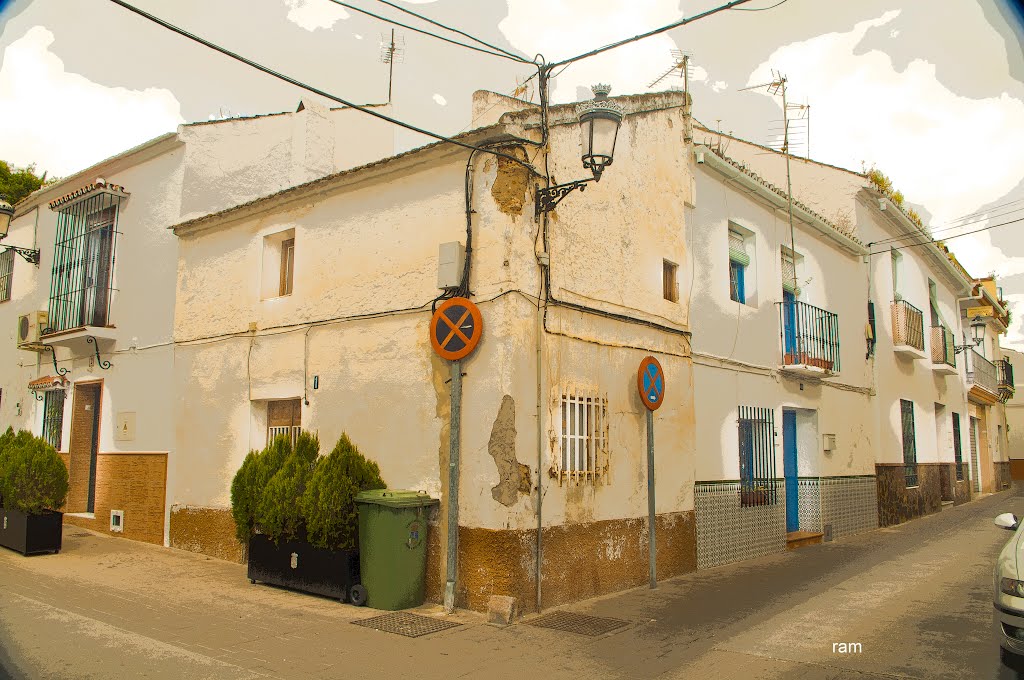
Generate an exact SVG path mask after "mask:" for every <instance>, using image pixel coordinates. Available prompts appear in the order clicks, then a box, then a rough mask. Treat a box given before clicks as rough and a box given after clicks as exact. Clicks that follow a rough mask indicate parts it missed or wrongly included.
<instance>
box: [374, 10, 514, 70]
mask: <svg viewBox="0 0 1024 680" xmlns="http://www.w3.org/2000/svg"><path fill="white" fill-rule="evenodd" d="M377 2H379V3H381V4H384V5H387V6H389V7H394V8H395V9H397V10H398V11H399V12H405V13H406V14H409V15H411V16H414V17H416V18H417V19H422V20H423V21H426V22H427V23H428V24H433V25H434V26H437V27H438V28H443V29H445V30H446V31H451V32H452V33H458V34H459V35H461V36H465V37H467V38H469V39H470V40H472V41H473V42H478V43H480V44H481V45H483V46H484V47H490V48H491V49H492V50H496V51H498V52H502V53H504V54H507V55H508V56H510V57H513V58H515V59H522V57H520V56H519V55H518V54H516V53H515V52H509V51H508V50H506V49H504V48H501V47H498V46H497V45H492V44H491V43H489V42H484V41H483V40H481V39H480V38H477V37H475V36H472V35H470V34H469V33H466V32H465V31H460V30H459V29H457V28H452V27H451V26H446V25H445V24H442V23H441V22H439V21H434V20H433V19H431V18H429V17H425V16H423V15H422V14H417V13H416V12H413V11H412V10H411V9H406V8H405V7H402V6H401V5H396V4H395V3H393V2H389V1H388V0H377ZM467 47H468V45H467Z"/></svg>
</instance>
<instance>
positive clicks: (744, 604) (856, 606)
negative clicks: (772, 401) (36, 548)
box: [0, 491, 1024, 680]
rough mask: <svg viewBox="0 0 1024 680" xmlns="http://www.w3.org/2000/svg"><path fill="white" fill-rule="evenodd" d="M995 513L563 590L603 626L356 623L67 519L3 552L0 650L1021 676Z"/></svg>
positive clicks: (351, 672) (399, 666)
mask: <svg viewBox="0 0 1024 680" xmlns="http://www.w3.org/2000/svg"><path fill="white" fill-rule="evenodd" d="M1004 511H1011V512H1016V513H1017V514H1018V515H1022V514H1024V494H1021V493H1019V492H1013V491H1011V492H1005V493H1002V494H997V495H995V496H990V497H987V498H982V499H980V500H978V501H975V502H973V503H969V504H967V505H964V506H960V507H956V508H948V509H946V510H944V511H943V512H942V513H940V514H937V515H933V516H930V517H926V518H924V519H921V520H918V521H914V522H911V523H908V524H904V525H901V526H898V527H893V528H888V529H881V530H878V531H875V532H871V533H868V534H864V535H860V536H857V537H854V538H851V539H848V540H845V541H841V542H835V543H831V544H826V545H822V546H812V547H809V548H805V549H801V550H799V551H796V552H792V553H786V554H783V555H778V556H775V557H771V558H765V559H760V560H755V561H752V562H746V563H742V564H736V565H730V566H726V567H721V568H717V569H712V570H708V571H702V572H697V573H694V574H689V575H687V576H683V577H680V578H676V579H672V580H670V581H667V582H664V583H661V584H660V585H659V588H658V589H657V590H656V591H650V590H648V589H646V588H638V589H635V590H631V591H626V592H622V593H618V594H615V595H612V596H607V597H604V598H600V599H598V600H594V601H590V602H586V603H580V604H578V605H576V606H573V607H565V608H562V609H565V610H571V611H578V612H581V613H586V614H590V615H595V616H607V617H614V618H617V619H623V620H625V621H627V622H628V625H627V626H625V627H624V628H620V629H619V630H618V631H616V632H613V633H609V634H606V635H604V636H601V637H585V636H580V635H574V634H572V633H565V632H558V631H555V630H549V629H545V628H539V627H535V626H531V625H526V623H525V622H520V623H518V624H516V625H514V626H512V627H509V628H498V627H493V626H490V625H487V624H486V623H485V622H484V619H483V617H482V616H480V615H477V614H474V613H467V612H461V613H459V614H458V615H457V616H455V617H454V619H455V620H457V621H458V622H460V623H461V624H463V625H461V626H459V627H456V628H452V629H449V630H446V631H442V632H439V633H435V634H431V635H426V636H423V637H419V638H405V637H401V636H398V635H394V634H389V633H385V632H380V631H377V630H372V629H368V628H364V627H360V626H353V625H349V624H350V622H351V621H354V620H358V619H364V618H367V617H370V616H373V615H375V614H376V612H374V611H373V610H368V609H358V608H355V607H352V606H349V605H342V604H338V603H336V602H333V601H330V600H325V599H321V598H315V597H309V596H305V595H300V594H296V593H291V592H288V591H284V590H279V589H275V588H271V587H267V586H261V585H250V584H249V582H248V581H247V580H246V578H245V572H244V567H243V566H241V565H235V564H230V563H227V562H219V561H216V560H211V559H209V558H206V557H203V556H199V555H193V554H190V553H183V552H179V551H174V550H167V549H161V548H156V547H152V546H147V545H142V544H139V543H136V542H133V541H125V540H119V539H112V538H107V537H103V536H99V535H95V534H91V533H89V532H86V531H83V530H81V529H77V528H75V527H65V539H64V540H65V542H64V551H63V552H62V553H61V554H60V555H56V556H52V557H51V556H45V557H35V558H31V559H25V558H23V557H21V556H20V555H17V554H15V553H13V552H9V551H3V552H0V583H2V584H3V585H2V589H0V667H2V668H3V669H5V670H6V673H7V675H8V676H9V677H11V678H114V677H117V678H129V677H145V678H178V677H188V678H263V677H282V678H385V677H386V678H395V677H416V678H422V679H424V680H426V679H430V678H454V677H481V678H484V677H486V678H516V679H522V678H533V677H543V678H562V677H566V678H568V677H608V678H625V677H629V678H707V677H712V678H718V679H723V678H759V679H765V680H769V679H771V680H776V679H778V680H790V679H796V678H800V679H811V678H831V679H840V678H842V679H847V678H929V679H942V678H986V679H987V678H1010V677H1016V676H1015V674H1014V673H1013V672H1011V671H1010V670H1008V669H1005V668H1003V667H1002V666H1001V664H1000V661H999V654H998V648H997V645H996V642H995V639H994V637H993V634H992V627H991V621H992V605H991V599H992V594H991V587H992V585H991V579H992V568H993V564H994V559H995V556H996V554H997V553H998V551H999V549H1000V547H1001V546H1002V544H1003V542H1004V541H1005V540H1006V539H1007V538H1009V536H1010V534H1009V533H1008V532H1005V531H1001V530H999V529H997V528H995V527H994V526H993V525H992V519H993V518H994V517H995V515H996V514H998V513H1000V512H1004ZM439 612H440V609H439V608H437V607H427V608H424V609H423V610H422V611H420V612H419V613H423V614H427V615H439ZM527 621H528V619H527ZM841 643H858V644H859V645H860V651H859V652H857V651H854V652H852V653H841V652H840V651H839V649H840V648H839V647H838V645H839V644H841ZM834 649H835V650H836V651H833V650H834ZM853 649H856V648H853ZM2 675H3V673H2V672H0V677H2Z"/></svg>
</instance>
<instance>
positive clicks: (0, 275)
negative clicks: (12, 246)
mask: <svg viewBox="0 0 1024 680" xmlns="http://www.w3.org/2000/svg"><path fill="white" fill-rule="evenodd" d="M13 282H14V251H13V250H5V251H4V252H2V253H0V302H7V301H8V300H10V299H11V284H12V283H13Z"/></svg>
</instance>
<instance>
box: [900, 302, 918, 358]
mask: <svg viewBox="0 0 1024 680" xmlns="http://www.w3.org/2000/svg"><path fill="white" fill-rule="evenodd" d="M892 345H893V347H892V348H893V351H894V352H896V353H897V354H899V355H901V356H904V357H907V358H909V359H924V358H925V353H924V314H923V313H922V312H921V310H920V309H918V308H917V307H915V306H914V305H912V304H910V303H909V302H907V301H906V300H894V301H893V303H892Z"/></svg>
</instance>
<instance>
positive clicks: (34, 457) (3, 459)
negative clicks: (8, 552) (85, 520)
mask: <svg viewBox="0 0 1024 680" xmlns="http://www.w3.org/2000/svg"><path fill="white" fill-rule="evenodd" d="M0 496H2V497H3V502H4V507H6V508H7V509H14V510H20V511H21V512H24V513H27V514H29V515H38V514H42V513H43V511H45V510H59V509H60V507H61V506H63V505H64V501H65V500H67V496H68V470H67V468H66V467H65V466H64V461H62V460H61V459H60V456H59V455H57V452H56V451H55V450H54V448H53V447H52V446H50V444H49V443H48V442H46V441H45V440H43V439H40V438H38V437H34V436H32V434H31V433H29V432H26V431H24V430H23V431H21V432H19V433H18V434H16V435H15V434H14V433H13V432H12V431H11V430H10V429H9V430H8V431H7V432H6V433H5V434H4V435H3V436H2V437H0Z"/></svg>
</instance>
